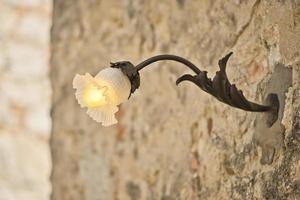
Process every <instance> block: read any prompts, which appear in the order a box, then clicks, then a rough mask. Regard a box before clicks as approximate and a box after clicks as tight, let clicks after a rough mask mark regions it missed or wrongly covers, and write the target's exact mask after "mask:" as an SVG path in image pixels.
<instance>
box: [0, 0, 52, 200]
mask: <svg viewBox="0 0 300 200" xmlns="http://www.w3.org/2000/svg"><path fill="white" fill-rule="evenodd" d="M50 16H51V2H50V1H49V0H26V1H24V0H23V1H17V0H0V105H1V106H0V199H1V200H21V199H22V200H47V199H49V195H50V181H49V176H50V170H51V161H50V158H51V157H50V149H49V145H48V142H49V136H50V128H51V119H50V114H49V111H50V94H51V89H50V81H49V77H48V72H49V64H48V63H49V36H50V34H49V31H50V19H51V17H50Z"/></svg>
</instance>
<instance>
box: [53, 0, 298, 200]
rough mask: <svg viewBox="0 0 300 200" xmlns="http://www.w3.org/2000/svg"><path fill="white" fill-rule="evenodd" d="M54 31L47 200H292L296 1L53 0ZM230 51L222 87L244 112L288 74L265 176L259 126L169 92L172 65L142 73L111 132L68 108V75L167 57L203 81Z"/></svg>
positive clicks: (195, 95)
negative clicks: (230, 89) (226, 84)
mask: <svg viewBox="0 0 300 200" xmlns="http://www.w3.org/2000/svg"><path fill="white" fill-rule="evenodd" d="M53 20H54V21H53V29H52V60H51V62H52V73H51V78H52V85H53V90H54V91H53V92H54V95H53V110H52V118H53V134H52V139H51V148H52V157H53V171H52V178H51V179H52V184H53V194H52V199H55V200H58V199H70V200H71V199H89V200H93V199H95V200H96V199H98V200H106V199H122V200H126V199H131V200H138V199H163V200H167V199H299V198H300V170H299V169H300V156H299V155H300V130H299V129H300V124H299V119H300V116H299V115H300V113H299V112H300V111H299V108H300V102H299V101H300V100H299V95H300V91H299V90H300V86H299V80H300V54H299V50H300V35H299V32H300V28H299V27H300V2H299V1H296V0H294V1H293V0H290V1H260V0H251V1H244V0H231V1H222V0H216V1H211V0H199V1H194V0H177V1H175V0H174V1H159V0H151V1H132V0H124V1H119V0H110V1H95V0H94V1H92V0H89V1H87V0H77V1H65V0H55V1H54V18H53ZM230 50H233V51H234V55H233V57H232V59H231V60H230V61H229V67H228V74H229V77H230V80H231V81H232V82H234V83H236V84H237V85H238V87H240V88H241V89H242V90H243V91H244V94H245V96H246V97H248V98H249V99H251V100H255V101H258V102H262V101H263V97H265V95H266V94H265V93H264V91H268V90H266V89H265V88H268V87H269V86H268V80H270V79H271V78H272V74H273V72H274V71H275V66H276V65H281V66H282V67H283V70H284V69H285V68H286V69H287V68H288V70H287V71H289V74H290V76H291V72H292V78H290V79H291V80H289V81H288V82H291V81H292V85H293V86H292V87H290V88H289V90H288V92H287V94H286V96H287V98H286V102H285V103H286V104H285V107H284V109H283V110H284V113H283V117H282V118H281V119H280V122H281V123H282V125H283V127H284V128H285V132H284V134H283V135H281V136H282V137H278V138H279V139H278V140H279V141H276V142H278V143H280V144H281V146H279V147H278V148H277V149H276V151H275V153H274V152H273V153H271V154H270V155H267V156H269V157H270V160H271V162H272V164H269V165H268V164H266V165H263V164H261V158H262V155H263V153H262V148H261V145H260V146H259V145H258V143H259V142H257V140H258V141H260V140H262V141H264V140H263V139H262V136H264V135H265V133H263V132H262V133H260V134H259V133H257V128H256V125H255V124H256V123H255V121H257V119H259V115H257V114H255V113H246V112H244V111H240V110H237V109H232V108H230V107H228V106H226V105H223V104H221V103H219V102H217V101H216V100H215V99H213V98H212V97H210V96H209V95H207V94H205V93H204V92H202V91H200V90H199V89H198V88H196V87H195V86H193V85H191V84H189V83H184V84H182V85H180V87H176V86H175V80H176V78H178V77H179V76H180V75H182V74H183V73H185V72H189V70H187V69H186V68H185V67H183V66H181V65H180V64H177V63H174V62H161V63H158V64H154V65H152V66H150V67H148V69H147V68H146V69H145V70H144V71H143V72H141V87H140V89H139V90H138V91H137V92H136V93H135V94H134V95H133V96H132V97H131V99H130V101H128V102H126V103H124V104H123V105H122V106H121V111H120V112H119V113H118V119H119V120H120V123H119V124H118V125H115V126H113V127H110V128H103V127H101V126H100V125H99V124H97V123H95V122H93V121H92V120H91V119H90V118H89V117H88V116H87V115H86V114H85V111H84V110H82V109H80V108H79V106H78V104H77V103H76V102H75V98H74V91H73V89H72V86H71V83H72V78H73V77H74V75H75V74H76V73H81V74H82V73H84V72H92V73H96V72H97V71H99V70H100V69H102V68H103V67H106V66H108V64H109V62H110V61H119V60H130V61H132V62H133V63H138V62H139V61H141V60H142V59H145V58H147V57H150V56H152V55H156V54H160V53H170V54H177V55H180V56H183V57H186V58H188V59H190V60H191V61H192V62H194V63H195V64H196V65H198V66H199V67H200V68H201V69H203V70H207V71H208V72H209V75H210V76H212V75H214V73H215V71H216V70H217V61H218V59H219V58H220V57H221V56H223V55H225V54H226V53H227V52H229V51H230ZM281 81H282V80H280V78H279V79H278V81H277V82H281ZM271 88H272V86H271ZM279 125H280V123H279Z"/></svg>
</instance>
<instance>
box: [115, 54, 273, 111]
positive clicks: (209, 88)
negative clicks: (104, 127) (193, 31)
mask: <svg viewBox="0 0 300 200" xmlns="http://www.w3.org/2000/svg"><path fill="white" fill-rule="evenodd" d="M232 54H233V53H232V52H230V53H229V54H227V55H226V56H224V57H223V58H222V59H220V60H219V63H218V64H219V68H220V70H219V71H217V72H216V75H215V77H214V78H213V79H210V78H208V77H207V72H206V71H201V70H200V69H199V68H197V67H196V66H195V65H194V64H193V63H191V62H190V61H188V60H186V59H184V58H182V57H179V56H175V55H158V56H154V57H151V58H149V59H147V60H145V61H143V62H141V63H140V64H138V65H136V66H134V65H133V64H131V63H130V62H128V61H122V62H117V63H111V67H114V68H120V69H121V70H122V71H123V73H124V74H126V75H127V76H128V78H129V80H130V82H131V93H133V92H134V91H135V90H136V89H137V88H138V87H139V85H140V75H139V71H140V70H141V69H143V68H144V67H146V66H147V65H150V64H152V63H154V62H157V61H161V60H173V61H177V62H180V63H182V64H184V65H186V66H187V67H189V68H190V69H191V70H192V71H194V72H195V74H196V75H190V74H185V75H183V76H181V77H179V78H178V79H177V81H176V84H177V85H178V84H179V83H181V82H182V81H190V82H192V83H194V84H196V85H197V86H198V87H199V88H200V89H202V90H203V91H205V92H207V93H209V94H211V95H212V96H214V97H216V98H217V99H218V100H219V101H221V102H223V103H225V104H228V105H230V106H232V107H235V108H239V109H242V110H246V111H251V112H268V111H272V112H277V111H278V103H275V104H274V103H272V102H274V99H275V101H276V98H277V96H276V94H270V95H269V96H268V99H271V101H269V104H270V105H260V104H257V103H254V102H251V101H248V100H247V99H246V98H245V96H244V95H243V92H242V91H241V90H239V89H237V87H236V85H235V84H231V83H230V82H229V80H228V78H227V74H226V64H227V61H228V59H229V58H230V56H231V55H232ZM130 95H131V94H130ZM129 97H130V96H129Z"/></svg>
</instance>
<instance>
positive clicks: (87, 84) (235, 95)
mask: <svg viewBox="0 0 300 200" xmlns="http://www.w3.org/2000/svg"><path fill="white" fill-rule="evenodd" d="M231 55H232V52H230V53H229V54H227V55H226V56H224V57H223V58H222V59H220V60H219V63H218V65H219V68H220V69H219V71H217V72H216V75H215V77H214V78H213V79H210V78H208V77H207V72H206V71H201V70H200V69H199V68H197V67H196V66H195V65H194V64H193V63H191V62H190V61H188V60H186V59H184V58H182V57H179V56H175V55H158V56H154V57H151V58H149V59H147V60H145V61H143V62H141V63H140V64H138V65H136V66H134V65H133V64H132V63H131V62H129V61H121V62H116V63H111V66H110V67H109V68H105V69H103V70H101V71H100V72H99V73H98V74H97V75H96V76H95V77H93V76H91V75H90V74H89V73H86V74H85V75H78V74H76V76H75V77H74V79H73V88H74V89H76V92H75V96H76V99H77V101H78V103H79V104H80V106H81V107H82V108H84V107H86V108H87V114H88V115H89V116H90V117H91V118H92V119H94V120H95V121H97V122H99V123H102V125H103V126H110V125H112V124H115V123H117V120H116V118H115V113H116V112H117V111H118V107H117V106H118V105H119V104H121V103H122V102H124V101H125V100H127V99H129V98H130V96H131V94H132V93H134V92H135V90H136V89H138V88H139V86H140V74H139V72H140V70H142V69H143V68H145V67H146V66H148V65H150V64H152V63H154V62H157V61H161V60H173V61H176V62H179V63H182V64H184V65H185V66H187V67H188V68H190V69H191V70H192V71H193V72H194V73H195V75H190V74H185V75H183V76H181V77H179V78H178V79H177V81H176V85H178V84H179V83H181V82H182V81H190V82H192V83H194V84H195V85H197V86H198V87H199V88H200V89H202V90H203V91H205V92H206V93H208V94H210V95H212V96H214V97H215V98H216V99H218V100H219V101H220V102H223V103H225V104H227V105H229V106H232V107H234V108H239V109H242V110H245V111H249V112H266V113H268V118H267V123H268V125H269V126H271V125H272V124H273V123H274V122H275V121H276V120H277V118H278V110H279V100H278V96H277V94H274V93H271V94H269V95H268V96H267V98H266V100H265V105H260V104H257V103H254V102H251V101H248V100H247V99H246V98H245V96H244V95H243V92H242V91H241V90H239V89H237V87H236V85H235V84H231V83H230V82H229V80H228V78H227V74H226V64H227V61H228V59H229V58H230V56H231Z"/></svg>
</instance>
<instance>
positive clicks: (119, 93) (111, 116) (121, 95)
mask: <svg viewBox="0 0 300 200" xmlns="http://www.w3.org/2000/svg"><path fill="white" fill-rule="evenodd" d="M73 88H74V89H76V92H75V96H76V99H77V101H78V103H79V105H80V106H81V107H82V108H87V114H88V115H89V116H90V117H91V118H92V119H94V120H95V121H97V122H99V123H102V125H103V126H110V125H113V124H116V123H117V120H116V118H115V113H116V112H117V111H118V105H119V104H121V103H122V102H124V101H126V100H127V99H128V97H129V95H130V90H131V84H130V81H129V79H128V77H127V76H126V75H125V74H124V73H123V72H122V71H121V70H120V69H117V68H105V69H103V70H101V71H100V72H99V73H98V74H97V75H96V76H95V77H93V76H91V75H90V74H89V73H86V74H85V75H78V74H76V76H75V77H74V79H73Z"/></svg>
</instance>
